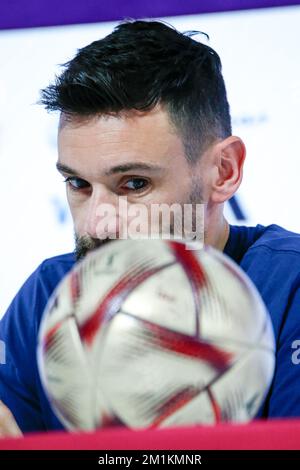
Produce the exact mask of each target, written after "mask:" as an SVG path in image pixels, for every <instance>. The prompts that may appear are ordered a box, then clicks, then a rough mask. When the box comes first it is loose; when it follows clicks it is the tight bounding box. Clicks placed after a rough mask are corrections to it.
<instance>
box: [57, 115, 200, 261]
mask: <svg viewBox="0 0 300 470" xmlns="http://www.w3.org/2000/svg"><path fill="white" fill-rule="evenodd" d="M58 153H59V159H58V169H59V171H60V172H61V173H62V174H63V176H64V177H65V178H66V179H67V198H68V202H69V205H70V209H71V214H72V217H73V221H74V228H75V235H76V240H77V252H78V257H82V256H84V255H85V253H86V252H87V251H89V250H91V249H93V248H95V247H97V246H99V245H101V244H102V243H103V242H104V241H103V239H105V238H106V239H108V238H110V235H111V234H112V233H113V232H116V234H117V237H121V236H122V233H121V232H122V231H124V225H122V223H123V222H122V219H123V218H124V214H123V212H122V213H121V212H120V200H124V201H125V199H126V201H127V207H129V208H131V212H130V213H129V215H128V214H127V219H126V224H129V223H130V221H131V220H132V218H134V215H133V212H134V211H133V212H132V208H136V207H140V205H143V206H144V207H146V208H147V209H148V216H146V217H148V218H149V214H150V209H151V206H152V205H153V204H162V203H165V204H168V205H172V204H173V203H179V204H180V205H183V204H186V203H193V204H195V203H201V202H202V201H203V200H204V199H205V197H206V194H207V192H208V191H209V183H208V180H209V178H208V173H209V159H208V158H207V157H206V156H205V155H204V156H203V157H201V159H200V160H199V162H198V163H196V164H194V165H191V164H189V163H188V161H187V159H186V156H185V152H184V147H183V143H182V140H181V138H180V136H179V135H178V133H176V131H175V130H174V128H173V126H172V125H171V124H170V122H169V119H168V116H167V114H166V112H165V111H163V110H162V109H161V108H158V107H157V108H155V109H154V110H152V111H150V112H147V113H137V112H136V113H133V112H132V113H130V114H127V115H125V114H123V115H122V116H119V117H116V116H108V115H106V116H102V117H95V118H92V119H89V120H75V119H73V120H69V121H67V120H65V119H64V116H62V118H61V124H60V129H59V135H58ZM202 181H205V183H203V184H202V183H201V182H202ZM125 197H126V198H125ZM104 205H105V207H108V206H107V205H109V206H110V207H112V208H114V209H115V214H116V215H115V216H113V215H111V216H110V218H109V219H108V220H109V221H108V223H107V224H106V226H105V228H104V227H103V224H101V214H100V212H101V207H104ZM123 207H124V206H123ZM102 216H103V214H102ZM165 228H166V227H164V228H162V225H161V220H160V222H159V227H158V226H157V227H156V228H155V227H154V230H158V231H162V230H165ZM152 229H153V227H152ZM170 231H171V232H172V231H174V220H173V221H172V220H171V227H170Z"/></svg>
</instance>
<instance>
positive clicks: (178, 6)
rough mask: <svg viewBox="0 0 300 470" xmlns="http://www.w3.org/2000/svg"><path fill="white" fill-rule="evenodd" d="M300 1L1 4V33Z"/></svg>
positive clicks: (35, 0) (45, 0)
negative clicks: (2, 31) (39, 27)
mask: <svg viewBox="0 0 300 470" xmlns="http://www.w3.org/2000/svg"><path fill="white" fill-rule="evenodd" d="M299 4H300V0H107V1H105V0H0V29H11V28H30V27H38V26H55V25H66V24H78V23H95V22H101V21H117V20H121V19H123V18H128V17H130V18H152V17H165V16H177V15H188V14H196V13H210V12H216V11H232V10H245V9H252V8H267V7H278V6H287V5H299Z"/></svg>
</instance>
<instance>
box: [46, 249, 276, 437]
mask: <svg viewBox="0 0 300 470" xmlns="http://www.w3.org/2000/svg"><path fill="white" fill-rule="evenodd" d="M274 348H275V346H274V336H273V331H272V326H271V322H270V318H269V315H268V313H267V311H266V309H265V307H264V304H263V302H262V301H261V299H260V296H259V294H258V293H257V291H256V289H255V287H254V286H253V284H252V283H251V281H250V280H249V279H248V278H247V277H246V275H245V274H244V273H243V272H242V271H241V269H240V268H239V267H238V266H236V265H235V264H234V263H233V262H232V261H230V260H229V259H228V258H227V257H226V256H225V255H223V254H222V253H219V252H217V251H215V250H212V249H202V250H198V251H193V250H188V249H186V246H185V244H184V243H180V242H175V241H174V242H173V241H163V240H135V241H133V240H118V241H115V242H113V243H109V244H107V245H105V246H104V247H102V248H100V249H98V250H97V251H95V252H92V253H90V254H89V255H88V256H87V257H86V258H85V259H84V260H83V261H82V262H80V263H78V264H77V265H75V267H74V268H73V269H72V271H71V272H70V273H69V274H68V275H67V276H66V277H65V278H64V279H63V280H62V282H61V283H60V284H59V286H58V288H57V289H56V290H55V292H54V294H53V295H52V298H51V300H50V302H49V303H48V306H47V308H46V311H45V314H44V317H43V320H42V325H41V328H40V333H39V348H38V358H39V368H40V372H41V377H42V382H43V385H44V387H45V390H46V393H47V395H48V398H49V400H50V403H51V404H52V406H53V408H54V410H55V412H56V414H57V416H58V417H59V418H60V420H61V421H62V423H63V424H64V425H65V426H66V427H67V428H69V429H96V428H99V427H102V426H107V425H125V426H127V427H130V428H157V427H163V426H171V425H191V424H198V423H203V424H204V423H219V422H224V421H225V422H227V421H249V420H251V419H252V418H253V417H254V416H255V415H256V413H257V411H258V409H259V407H260V405H261V404H262V402H263V400H264V398H265V396H266V393H267V391H268V388H269V386H270V383H271V380H272V376H273V371H274Z"/></svg>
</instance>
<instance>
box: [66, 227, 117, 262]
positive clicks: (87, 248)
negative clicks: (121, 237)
mask: <svg viewBox="0 0 300 470" xmlns="http://www.w3.org/2000/svg"><path fill="white" fill-rule="evenodd" d="M112 241H113V239H111V238H105V239H103V240H101V239H99V238H93V237H90V236H88V235H83V236H81V237H80V236H78V235H76V234H75V256H76V260H77V261H79V260H80V259H82V258H84V257H85V256H86V255H87V254H88V253H90V252H91V251H93V250H96V249H97V248H100V247H101V246H103V245H106V244H107V243H109V242H112Z"/></svg>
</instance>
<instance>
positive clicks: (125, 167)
mask: <svg viewBox="0 0 300 470" xmlns="http://www.w3.org/2000/svg"><path fill="white" fill-rule="evenodd" d="M136 170H137V171H138V170H147V171H152V172H155V173H157V172H160V171H162V170H163V168H162V167H160V166H158V165H151V164H149V163H142V162H140V163H137V162H128V163H124V164H122V165H116V166H113V167H111V168H110V169H109V170H106V171H105V175H106V176H110V175H115V174H116V173H126V172H127V171H136Z"/></svg>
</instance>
